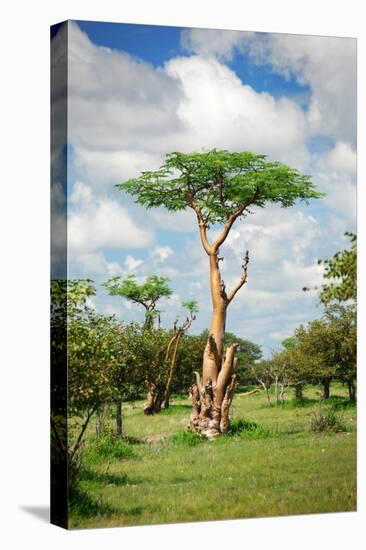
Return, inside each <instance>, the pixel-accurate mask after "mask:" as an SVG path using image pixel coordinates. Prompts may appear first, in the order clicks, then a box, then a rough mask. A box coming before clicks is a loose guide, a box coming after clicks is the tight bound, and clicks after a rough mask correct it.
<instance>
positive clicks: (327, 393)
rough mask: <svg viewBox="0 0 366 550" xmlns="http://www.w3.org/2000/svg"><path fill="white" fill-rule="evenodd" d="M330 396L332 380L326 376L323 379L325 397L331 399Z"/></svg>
mask: <svg viewBox="0 0 366 550" xmlns="http://www.w3.org/2000/svg"><path fill="white" fill-rule="evenodd" d="M329 397H330V380H329V378H326V379H325V380H323V399H329Z"/></svg>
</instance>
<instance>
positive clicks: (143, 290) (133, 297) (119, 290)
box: [103, 275, 172, 328]
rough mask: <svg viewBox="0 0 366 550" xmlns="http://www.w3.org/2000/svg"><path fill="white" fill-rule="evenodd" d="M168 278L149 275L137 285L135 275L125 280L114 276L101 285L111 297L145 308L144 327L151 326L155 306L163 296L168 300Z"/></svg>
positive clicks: (155, 312)
mask: <svg viewBox="0 0 366 550" xmlns="http://www.w3.org/2000/svg"><path fill="white" fill-rule="evenodd" d="M168 281H169V279H168V277H162V276H159V275H149V276H148V277H147V278H146V280H145V281H144V282H143V283H141V284H139V283H138V282H137V281H136V276H135V275H129V276H128V277H126V278H123V277H120V276H119V275H116V276H115V277H111V278H110V279H109V280H108V281H106V282H105V283H103V286H104V287H105V288H106V289H107V291H108V292H109V294H110V295H111V296H121V297H122V298H126V299H127V300H130V301H131V302H134V303H135V304H140V305H142V306H143V307H144V308H145V327H146V328H149V327H151V326H152V325H153V320H154V316H155V315H156V314H158V311H157V310H156V304H157V302H158V301H159V300H160V298H163V297H164V296H165V297H167V298H169V297H170V296H171V295H172V289H171V288H170V287H169V286H168Z"/></svg>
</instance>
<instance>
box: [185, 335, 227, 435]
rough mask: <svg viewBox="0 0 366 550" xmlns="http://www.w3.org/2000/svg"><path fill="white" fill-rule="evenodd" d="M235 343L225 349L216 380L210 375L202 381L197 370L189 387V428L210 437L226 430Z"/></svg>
mask: <svg viewBox="0 0 366 550" xmlns="http://www.w3.org/2000/svg"><path fill="white" fill-rule="evenodd" d="M236 347H237V346H236V345H235V344H233V345H232V346H230V347H229V348H228V350H227V351H226V355H225V358H224V360H223V363H222V367H221V370H220V372H219V374H218V377H217V380H216V382H213V381H212V380H211V378H208V379H207V382H206V383H203V382H202V381H201V379H200V377H199V375H198V373H196V383H195V384H193V385H192V386H191V387H190V390H189V395H190V399H191V401H192V413H191V420H190V428H191V430H192V431H194V432H196V433H199V434H202V435H204V436H206V437H208V438H209V439H213V438H214V437H217V436H218V435H220V434H224V433H226V432H227V429H228V427H229V422H230V418H229V413H230V406H231V403H232V400H233V397H234V392H235V388H236V386H237V382H236V374H235V373H234V369H235V364H236V360H235V351H236Z"/></svg>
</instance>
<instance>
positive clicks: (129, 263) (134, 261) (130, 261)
mask: <svg viewBox="0 0 366 550" xmlns="http://www.w3.org/2000/svg"><path fill="white" fill-rule="evenodd" d="M143 263H144V261H143V260H139V259H138V258H134V257H133V256H130V254H128V255H127V256H126V259H125V268H126V270H127V271H136V269H137V268H139V267H140V266H142V265H143Z"/></svg>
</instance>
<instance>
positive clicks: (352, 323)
mask: <svg viewBox="0 0 366 550" xmlns="http://www.w3.org/2000/svg"><path fill="white" fill-rule="evenodd" d="M324 319H325V321H326V322H327V324H328V327H329V340H328V344H329V353H332V357H333V360H334V362H335V364H336V377H337V378H338V379H340V380H341V381H342V382H344V383H346V384H347V386H348V392H349V398H350V399H351V400H355V399H356V386H355V381H356V364H357V326H356V307H355V304H350V305H348V306H344V305H340V304H332V305H328V306H327V308H326V310H325V314H324Z"/></svg>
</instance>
